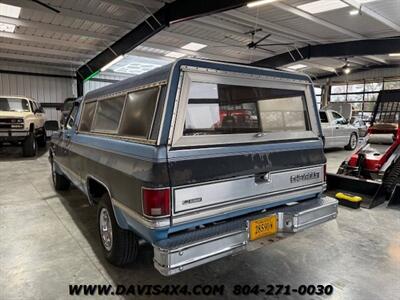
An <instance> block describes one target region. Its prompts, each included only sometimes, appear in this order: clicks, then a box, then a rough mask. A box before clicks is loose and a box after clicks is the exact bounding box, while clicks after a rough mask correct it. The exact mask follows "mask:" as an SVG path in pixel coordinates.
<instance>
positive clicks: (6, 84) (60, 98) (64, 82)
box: [0, 73, 76, 120]
mask: <svg viewBox="0 0 400 300" xmlns="http://www.w3.org/2000/svg"><path fill="white" fill-rule="evenodd" d="M0 95H11V96H14V95H19V96H27V97H31V98H34V99H36V100H38V101H39V102H41V103H62V102H64V100H65V98H68V97H74V96H75V95H76V81H75V80H74V79H69V78H59V77H47V76H31V75H16V74H7V73H0ZM45 110H46V116H47V118H48V119H49V120H58V119H59V113H58V112H57V111H56V109H53V108H46V109H45Z"/></svg>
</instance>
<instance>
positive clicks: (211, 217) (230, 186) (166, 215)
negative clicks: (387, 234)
mask: <svg viewBox="0 0 400 300" xmlns="http://www.w3.org/2000/svg"><path fill="white" fill-rule="evenodd" d="M47 126H48V127H49V130H54V129H57V128H56V127H58V126H57V124H54V123H52V124H51V123H49V124H47ZM49 158H50V162H51V166H52V177H53V181H54V185H55V188H56V189H57V190H64V189H67V188H68V187H69V186H70V183H72V184H73V185H75V186H76V187H78V188H79V189H80V190H82V191H83V192H84V193H85V194H86V195H87V196H88V199H89V202H90V203H91V204H93V205H96V206H97V208H98V230H99V237H100V241H101V244H102V248H103V249H104V253H105V256H106V257H107V259H108V260H109V261H110V262H111V263H113V264H115V265H119V266H121V265H125V264H127V263H130V262H132V261H133V260H134V259H135V257H136V255H137V253H138V250H139V243H138V241H139V240H146V241H148V242H149V243H151V244H152V246H153V248H154V266H155V268H157V270H158V271H159V272H160V273H161V274H163V275H172V274H175V273H178V272H181V271H184V270H187V269H190V268H193V267H196V266H199V265H202V264H205V263H208V262H211V261H214V260H216V259H219V258H222V257H224V256H228V255H231V254H234V253H237V252H240V251H243V250H253V249H256V248H258V247H260V246H261V245H262V244H263V245H265V244H268V243H270V242H274V241H277V240H280V239H282V238H284V237H288V236H290V235H293V234H294V233H295V232H297V231H300V230H303V229H307V228H309V227H311V226H314V225H318V224H321V223H324V222H327V221H329V220H332V219H335V218H336V215H337V201H336V200H335V199H332V198H329V197H324V196H323V192H324V190H325V189H326V181H325V169H326V168H325V165H326V158H325V156H324V152H323V138H322V131H321V125H320V120H319V115H318V108H317V105H316V101H315V96H314V94H313V87H312V83H311V80H310V79H309V78H308V77H307V76H305V75H301V74H296V73H290V72H281V71H275V70H268V69H263V68H257V67H250V66H243V65H235V64H228V63H220V62H211V61H202V60H195V59H182V60H178V61H176V62H175V63H173V64H171V65H168V66H164V67H161V68H159V69H156V70H153V71H150V72H148V73H145V74H142V75H139V76H136V77H133V78H130V79H127V80H124V81H121V82H118V83H115V84H112V85H109V86H107V87H104V88H101V89H98V90H95V91H92V92H89V93H88V94H86V95H85V96H84V97H83V98H81V99H78V100H76V101H75V103H74V106H73V108H72V110H71V112H70V113H69V115H68V118H67V120H66V122H65V124H64V125H63V128H61V130H59V131H58V132H57V133H56V134H54V136H53V137H52V141H51V147H50V157H49Z"/></svg>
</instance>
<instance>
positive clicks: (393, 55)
mask: <svg viewBox="0 0 400 300" xmlns="http://www.w3.org/2000/svg"><path fill="white" fill-rule="evenodd" d="M389 56H391V57H396V56H400V53H389Z"/></svg>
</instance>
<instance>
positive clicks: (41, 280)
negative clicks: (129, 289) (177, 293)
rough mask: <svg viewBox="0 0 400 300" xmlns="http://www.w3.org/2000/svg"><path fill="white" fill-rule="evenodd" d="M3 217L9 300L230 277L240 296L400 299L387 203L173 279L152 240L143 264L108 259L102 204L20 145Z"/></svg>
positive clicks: (1, 286) (398, 238)
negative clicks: (85, 287)
mask: <svg viewBox="0 0 400 300" xmlns="http://www.w3.org/2000/svg"><path fill="white" fill-rule="evenodd" d="M349 154H350V153H349V152H345V151H329V153H327V156H328V159H329V169H330V170H331V171H334V170H336V168H337V166H338V165H339V163H340V162H341V161H342V160H343V158H344V157H346V156H347V155H349ZM0 220H1V222H0V299H2V300H3V299H7V300H11V299H24V300H25V299H67V298H71V297H70V296H68V285H69V284H114V285H116V284H125V285H127V286H129V285H130V284H180V285H184V284H189V285H191V286H193V285H195V284H225V285H226V291H227V292H226V293H225V297H224V298H232V297H234V296H233V294H232V293H231V292H230V290H231V289H233V286H234V285H235V284H260V285H267V284H271V283H272V284H285V285H286V284H290V285H291V286H292V287H296V286H298V285H300V284H324V285H327V284H331V285H333V286H334V294H333V296H330V297H318V296H313V297H307V296H306V297H304V299H325V298H329V299H332V300H333V299H352V300H357V299H386V300H390V299H399V295H400V280H399V278H400V231H399V229H400V212H399V211H394V210H390V209H387V208H385V207H384V206H380V207H377V208H375V209H373V210H365V209H361V210H351V209H347V208H342V207H341V208H340V214H339V217H338V219H337V221H333V222H329V223H327V224H324V225H322V226H319V227H316V228H312V229H309V230H307V231H305V232H302V233H299V234H297V235H296V236H294V237H292V238H290V239H286V240H284V241H281V242H278V243H274V244H272V245H271V246H268V247H265V248H262V249H259V250H257V251H254V252H248V253H243V254H240V255H238V256H234V257H229V258H225V259H222V260H219V261H217V262H214V263H212V264H208V265H205V266H202V267H199V268H196V269H193V270H190V271H187V272H184V273H181V274H178V275H176V276H173V277H170V278H166V277H163V276H161V275H160V274H159V273H158V272H157V271H155V270H154V269H153V264H152V252H151V248H150V247H149V246H146V245H145V246H144V247H143V248H142V249H141V253H140V254H139V257H138V259H137V263H136V264H135V265H132V266H129V267H126V268H124V269H120V268H116V267H113V266H111V265H110V264H108V263H107V262H106V261H105V260H104V259H103V257H102V253H101V248H100V244H99V241H98V236H97V231H96V224H95V223H96V209H95V208H93V207H89V206H88V204H87V201H86V199H85V196H84V195H82V194H81V193H80V192H79V191H78V190H76V189H73V190H71V191H68V192H65V193H63V194H58V193H56V192H55V191H54V189H53V187H52V183H51V178H50V168H49V164H48V161H47V153H46V152H45V151H43V152H42V153H41V155H40V156H39V157H38V158H34V159H26V158H22V157H21V155H20V150H19V149H14V148H6V149H5V148H3V149H0ZM76 298H79V297H76ZM82 298H84V299H87V297H84V296H82ZM98 298H99V297H98ZM156 298H157V299H163V297H161V296H159V297H156ZM175 298H176V297H175ZM181 298H183V297H181ZM198 298H199V299H201V298H202V297H198ZM235 298H237V299H239V298H238V297H235ZM246 298H248V299H252V298H254V299H263V297H262V296H258V297H246ZM271 298H272V297H270V298H269V299H271ZM277 298H278V297H276V298H274V299H277ZM281 298H283V296H281ZM298 298H299V296H296V295H292V296H290V297H286V298H284V299H298ZM96 299H97V298H96ZM107 299H112V297H107ZM207 299H212V297H207Z"/></svg>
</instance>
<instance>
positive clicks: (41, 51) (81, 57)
mask: <svg viewBox="0 0 400 300" xmlns="http://www.w3.org/2000/svg"><path fill="white" fill-rule="evenodd" d="M0 49H7V50H15V51H24V52H31V53H39V54H42V55H43V54H49V55H55V56H62V57H64V58H66V57H70V58H71V60H76V59H79V60H80V61H84V60H85V59H89V58H90V57H91V56H90V55H88V54H83V53H78V52H72V51H65V50H55V49H48V48H42V47H33V46H27V45H21V44H19V45H17V44H9V43H2V42H0Z"/></svg>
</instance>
